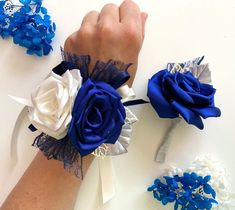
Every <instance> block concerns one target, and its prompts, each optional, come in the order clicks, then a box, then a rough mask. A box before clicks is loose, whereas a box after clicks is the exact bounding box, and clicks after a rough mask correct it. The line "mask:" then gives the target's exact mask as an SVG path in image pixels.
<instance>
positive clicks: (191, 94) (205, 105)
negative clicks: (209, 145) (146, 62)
mask: <svg viewBox="0 0 235 210" xmlns="http://www.w3.org/2000/svg"><path fill="white" fill-rule="evenodd" d="M215 92H216V90H215V89H214V88H213V86H212V85H209V84H203V83H200V82H199V80H198V79H197V78H195V77H194V76H193V74H192V73H191V72H189V71H188V72H185V73H180V72H176V73H170V72H169V71H168V70H162V71H160V72H158V73H156V74H155V75H154V76H153V77H152V78H151V79H150V81H149V84H148V97H149V99H150V102H151V104H152V105H153V107H154V109H155V110H156V112H157V113H158V115H159V116H160V117H162V118H176V117H179V114H180V115H181V116H182V117H183V118H184V119H185V120H186V121H187V122H188V123H189V124H193V125H195V126H196V127H198V128H199V129H203V128H204V126H203V122H202V119H201V117H202V118H204V119H205V118H207V117H219V116H220V115H221V112H220V110H219V109H218V108H217V107H215V105H214V95H215Z"/></svg>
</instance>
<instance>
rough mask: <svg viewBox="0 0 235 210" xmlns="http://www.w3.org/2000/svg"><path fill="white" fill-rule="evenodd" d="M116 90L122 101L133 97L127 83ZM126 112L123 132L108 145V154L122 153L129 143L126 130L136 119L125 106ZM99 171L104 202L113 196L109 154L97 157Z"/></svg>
mask: <svg viewBox="0 0 235 210" xmlns="http://www.w3.org/2000/svg"><path fill="white" fill-rule="evenodd" d="M117 91H118V93H119V94H120V95H121V97H122V103H124V102H127V101H129V100H132V99H134V98H135V93H134V91H133V89H132V88H129V86H128V85H124V86H122V87H120V88H119V89H117ZM126 114H127V117H126V120H127V121H128V122H127V123H126V124H125V125H124V126H123V128H124V129H123V131H124V132H122V134H121V135H120V138H119V139H118V141H117V142H116V144H114V145H111V146H109V148H108V154H109V153H110V154H112V153H113V154H122V153H125V152H126V147H128V145H129V142H130V135H131V132H128V131H129V129H130V130H131V124H132V123H134V122H136V121H137V118H136V117H135V115H134V114H132V112H131V111H130V110H129V109H127V108H126ZM125 129H126V130H125ZM122 137H126V138H122ZM124 140H125V141H124ZM99 171H100V181H101V187H102V198H103V204H105V203H107V202H108V201H110V200H111V199H112V198H113V197H114V196H115V184H114V182H115V181H114V180H115V179H114V172H113V166H112V158H111V157H110V156H106V157H105V158H103V159H102V158H99Z"/></svg>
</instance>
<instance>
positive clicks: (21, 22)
mask: <svg viewBox="0 0 235 210" xmlns="http://www.w3.org/2000/svg"><path fill="white" fill-rule="evenodd" d="M19 3H20V4H19V5H14V4H13V3H12V2H11V1H5V0H0V36H1V37H2V38H3V39H5V38H8V37H12V38H13V42H14V43H15V44H17V45H19V46H22V47H25V48H27V54H29V55H37V56H42V55H48V54H49V53H50V51H51V50H52V46H51V43H52V39H53V38H54V36H55V31H56V25H55V23H54V22H52V21H51V18H50V16H49V15H48V14H47V9H46V8H45V7H42V0H19Z"/></svg>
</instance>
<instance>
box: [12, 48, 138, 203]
mask: <svg viewBox="0 0 235 210" xmlns="http://www.w3.org/2000/svg"><path fill="white" fill-rule="evenodd" d="M62 54H63V59H64V61H63V62H62V63H61V64H59V65H58V66H56V67H55V68H54V69H53V70H52V72H51V74H50V75H49V76H48V77H47V78H46V79H45V80H44V81H43V82H42V83H41V84H40V85H39V86H38V87H37V88H36V89H35V90H34V91H33V92H32V93H31V100H26V99H21V98H16V97H13V98H14V100H16V101H18V102H20V103H22V104H24V105H26V106H27V109H28V116H29V119H30V122H31V125H30V126H29V128H30V130H31V131H33V132H34V131H36V130H38V131H40V132H42V133H41V134H40V135H39V136H37V137H36V139H35V140H34V143H33V146H36V147H38V148H39V149H40V150H41V151H42V152H43V154H44V155H45V156H46V157H47V158H48V159H56V160H59V161H62V162H63V164H64V168H65V169H68V170H70V171H71V170H73V171H74V173H75V175H76V176H78V177H80V178H83V173H82V157H84V156H86V155H88V154H93V155H94V156H97V157H102V158H106V156H113V155H120V154H123V153H126V152H127V147H128V146H129V144H130V141H131V134H132V126H131V125H132V124H133V123H134V122H136V121H137V118H136V117H135V115H134V114H133V113H132V112H131V111H130V110H129V109H128V108H127V107H125V106H124V104H123V103H124V102H127V101H128V100H130V99H133V98H134V97H135V94H134V92H133V90H132V89H131V88H129V87H128V86H127V85H125V83H126V82H127V81H128V79H129V78H130V76H129V73H128V71H127V70H128V68H129V66H130V64H124V63H122V62H116V61H112V60H110V61H108V62H107V63H105V62H102V61H97V63H96V65H95V67H94V69H93V70H92V71H91V73H89V72H88V68H89V64H90V56H89V55H87V56H76V55H72V54H69V53H64V52H62ZM16 124H17V123H16ZM13 136H14V135H13ZM100 162H101V163H100V168H104V167H105V170H104V171H107V170H112V169H111V165H110V164H111V162H110V160H107V159H106V161H104V162H102V160H101V161H100ZM104 163H105V164H106V165H105V166H103V165H102V164H104ZM101 173H102V172H101ZM107 176H108V175H107V174H105V173H102V176H101V179H102V180H101V181H102V185H103V182H105V179H107V178H110V177H107ZM103 186H104V187H103V189H102V192H103V195H106V194H105V190H106V189H104V188H107V187H108V188H111V186H112V183H109V186H107V184H106V185H103ZM111 190H112V189H111ZM107 191H110V189H107ZM107 194H108V193H107ZM110 198H111V195H110V194H108V195H106V198H103V200H104V202H106V201H107V200H109V199H110Z"/></svg>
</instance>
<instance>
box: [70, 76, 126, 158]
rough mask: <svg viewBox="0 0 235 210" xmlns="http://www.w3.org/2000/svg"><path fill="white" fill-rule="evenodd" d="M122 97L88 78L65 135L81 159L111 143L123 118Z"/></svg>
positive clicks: (118, 130)
mask: <svg viewBox="0 0 235 210" xmlns="http://www.w3.org/2000/svg"><path fill="white" fill-rule="evenodd" d="M121 99H122V98H121V96H120V95H119V94H118V93H117V91H116V90H115V89H114V88H113V87H111V86H110V85H109V84H107V83H104V82H98V81H91V80H90V79H88V80H87V81H86V82H85V83H84V84H83V85H82V87H81V88H80V90H79V92H78V94H77V97H76V99H75V103H74V107H73V111H72V120H71V123H70V127H69V131H68V136H69V139H70V140H71V142H72V143H73V145H74V146H75V147H76V148H77V150H78V152H79V153H80V155H81V156H85V155H88V154H90V153H91V152H93V151H94V150H95V149H96V148H97V147H99V146H100V145H101V144H103V143H109V144H114V143H115V142H116V141H117V139H118V137H119V135H120V133H121V130H122V126H123V125H124V121H125V118H126V112H125V108H124V106H123V104H122V102H121Z"/></svg>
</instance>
